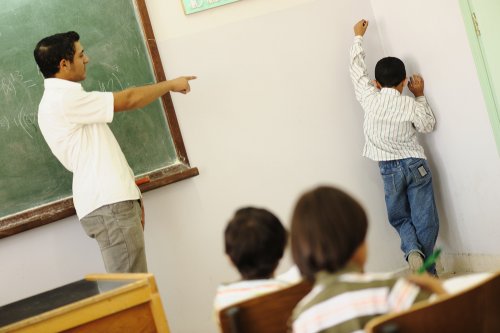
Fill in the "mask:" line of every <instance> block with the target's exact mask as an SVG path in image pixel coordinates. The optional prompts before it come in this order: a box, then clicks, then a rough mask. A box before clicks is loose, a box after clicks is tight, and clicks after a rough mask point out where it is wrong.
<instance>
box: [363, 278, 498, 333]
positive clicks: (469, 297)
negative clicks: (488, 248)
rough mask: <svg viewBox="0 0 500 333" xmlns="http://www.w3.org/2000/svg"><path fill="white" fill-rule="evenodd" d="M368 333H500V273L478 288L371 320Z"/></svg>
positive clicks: (367, 326) (366, 329)
mask: <svg viewBox="0 0 500 333" xmlns="http://www.w3.org/2000/svg"><path fill="white" fill-rule="evenodd" d="M365 331H366V332H368V333H422V332H424V333H434V332H436V333H437V332H439V333H447V332H450V333H451V332H453V333H457V332H471V333H472V332H474V333H497V332H500V273H497V274H495V275H493V276H491V277H490V278H488V279H486V280H485V281H483V282H482V283H480V284H479V285H476V286H474V287H471V288H469V289H466V290H464V291H462V292H459V293H457V294H452V295H447V296H442V297H441V298H439V299H438V300H435V301H426V302H422V303H419V304H416V305H414V306H413V307H412V308H410V309H409V310H407V311H404V312H401V313H397V314H387V315H384V316H380V317H377V318H374V319H372V320H370V321H369V322H368V323H367V325H366V327H365Z"/></svg>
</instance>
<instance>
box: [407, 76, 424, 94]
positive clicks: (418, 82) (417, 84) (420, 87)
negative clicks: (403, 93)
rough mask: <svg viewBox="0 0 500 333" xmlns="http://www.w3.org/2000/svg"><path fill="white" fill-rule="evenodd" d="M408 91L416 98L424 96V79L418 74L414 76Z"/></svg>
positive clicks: (409, 83)
mask: <svg viewBox="0 0 500 333" xmlns="http://www.w3.org/2000/svg"><path fill="white" fill-rule="evenodd" d="M408 89H410V91H411V92H412V93H413V95H415V97H420V96H424V79H423V78H422V76H420V75H418V74H413V75H412V76H411V77H410V80H409V81H408Z"/></svg>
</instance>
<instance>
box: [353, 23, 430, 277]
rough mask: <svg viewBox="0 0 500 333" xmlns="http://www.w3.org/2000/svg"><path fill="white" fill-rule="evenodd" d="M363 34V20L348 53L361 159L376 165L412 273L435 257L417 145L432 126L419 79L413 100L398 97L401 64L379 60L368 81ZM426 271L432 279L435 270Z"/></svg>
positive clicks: (424, 168) (423, 163) (425, 169)
mask: <svg viewBox="0 0 500 333" xmlns="http://www.w3.org/2000/svg"><path fill="white" fill-rule="evenodd" d="M367 28H368V21H366V20H361V21H359V22H358V23H357V24H356V25H355V26H354V34H355V38H354V44H353V45H352V47H351V50H350V57H351V63H350V73H351V79H352V82H353V84H354V91H355V94H356V99H357V100H358V101H359V102H360V104H361V106H362V107H363V110H364V111H365V112H364V125H363V131H364V135H365V146H364V149H363V156H366V157H368V158H370V159H371V160H374V161H377V162H378V165H379V169H380V174H381V176H382V179H383V182H384V192H385V202H386V207H387V215H388V218H389V223H390V224H391V225H392V226H393V227H394V228H395V229H396V231H397V232H398V233H399V236H400V238H401V250H402V251H403V253H404V257H405V259H406V260H407V261H408V264H409V267H410V270H411V271H412V272H415V271H416V269H418V267H420V266H421V265H422V263H423V260H424V258H426V257H428V256H430V255H431V254H432V252H433V251H434V246H435V244H436V239H437V235H438V231H439V218H438V213H437V208H436V204H435V200H434V191H433V189H432V175H431V170H430V168H429V164H428V162H427V160H426V156H425V153H424V149H423V147H422V146H421V145H420V144H419V143H418V140H417V132H420V133H429V132H431V131H432V130H433V129H434V124H435V122H436V120H435V118H434V114H433V113H432V110H431V108H430V106H429V104H428V103H427V100H426V98H425V96H424V80H423V79H422V77H421V76H420V75H413V76H412V77H410V80H409V82H408V89H409V90H410V91H411V92H412V93H413V94H414V95H415V98H413V97H410V96H403V95H402V92H403V88H404V86H405V85H406V82H407V78H406V70H405V66H404V63H403V62H402V61H401V60H400V59H398V58H394V57H387V58H383V59H381V60H380V61H379V62H378V63H377V65H376V66H375V80H374V81H373V82H372V81H371V80H370V78H369V76H368V73H367V69H366V64H365V61H364V57H365V51H364V50H363V46H362V41H363V36H364V34H365V32H366V29H367ZM428 271H429V272H430V273H431V274H436V269H435V266H434V265H432V266H430V267H429V269H428Z"/></svg>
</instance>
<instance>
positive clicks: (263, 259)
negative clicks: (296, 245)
mask: <svg viewBox="0 0 500 333" xmlns="http://www.w3.org/2000/svg"><path fill="white" fill-rule="evenodd" d="M224 238H225V248H226V254H227V255H228V256H229V257H230V258H231V261H232V262H233V264H234V265H235V266H236V268H237V269H238V271H239V272H240V274H241V276H242V278H243V279H245V280H255V279H269V278H271V277H272V276H273V273H274V271H275V270H276V267H278V263H279V261H280V259H281V258H282V257H283V253H284V251H285V246H286V242H287V232H286V230H285V228H284V227H283V224H281V222H280V220H279V219H278V218H277V217H276V216H274V215H273V214H272V213H270V212H269V211H267V210H265V209H261V208H254V207H246V208H241V209H239V210H238V211H236V213H235V214H234V216H233V218H232V219H231V220H230V221H229V223H228V225H227V227H226V230H225V232H224Z"/></svg>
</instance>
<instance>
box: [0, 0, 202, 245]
mask: <svg viewBox="0 0 500 333" xmlns="http://www.w3.org/2000/svg"><path fill="white" fill-rule="evenodd" d="M133 1H134V3H135V6H136V8H137V11H138V14H139V17H138V19H139V20H140V22H139V24H140V26H141V28H142V33H143V37H144V40H145V41H146V46H147V49H148V51H149V56H150V60H151V64H152V68H153V72H154V75H155V78H156V81H157V82H159V81H164V80H166V76H165V71H164V70H163V65H162V63H161V59H160V54H159V52H158V47H157V45H156V39H155V36H154V33H153V27H152V26H151V21H150V19H149V14H148V10H147V7H146V0H133ZM161 102H162V105H163V109H164V110H165V116H166V118H167V124H168V127H169V130H170V134H171V136H172V141H173V145H174V148H175V151H176V153H177V157H178V158H179V161H180V163H177V164H174V165H172V166H167V167H166V168H164V169H160V170H156V171H153V172H151V173H148V174H147V175H142V177H141V178H143V177H146V178H147V181H146V182H143V183H141V184H139V183H138V184H139V188H140V189H141V191H142V192H146V191H149V190H152V189H155V188H158V187H161V186H165V185H168V184H171V183H175V182H177V181H180V180H183V179H187V178H190V177H194V176H197V175H198V174H199V171H198V168H196V167H191V166H190V165H189V159H188V156H187V152H186V148H185V146H184V141H183V139H182V135H181V131H180V128H179V123H178V121H177V116H176V114H175V109H174V105H173V103H172V98H171V96H170V94H166V95H164V96H163V97H162V98H161ZM74 214H75V208H74V205H73V199H72V198H71V197H70V198H65V199H62V200H58V201H54V202H52V203H49V204H47V205H43V206H40V207H36V208H32V209H29V210H26V211H23V212H20V213H18V214H13V215H9V216H6V217H4V218H2V219H0V238H4V237H8V236H12V235H14V234H17V233H20V232H23V231H26V230H29V229H33V228H36V227H39V226H42V225H45V224H49V223H52V222H55V221H57V220H61V219H63V218H66V217H69V216H72V215H74Z"/></svg>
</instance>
